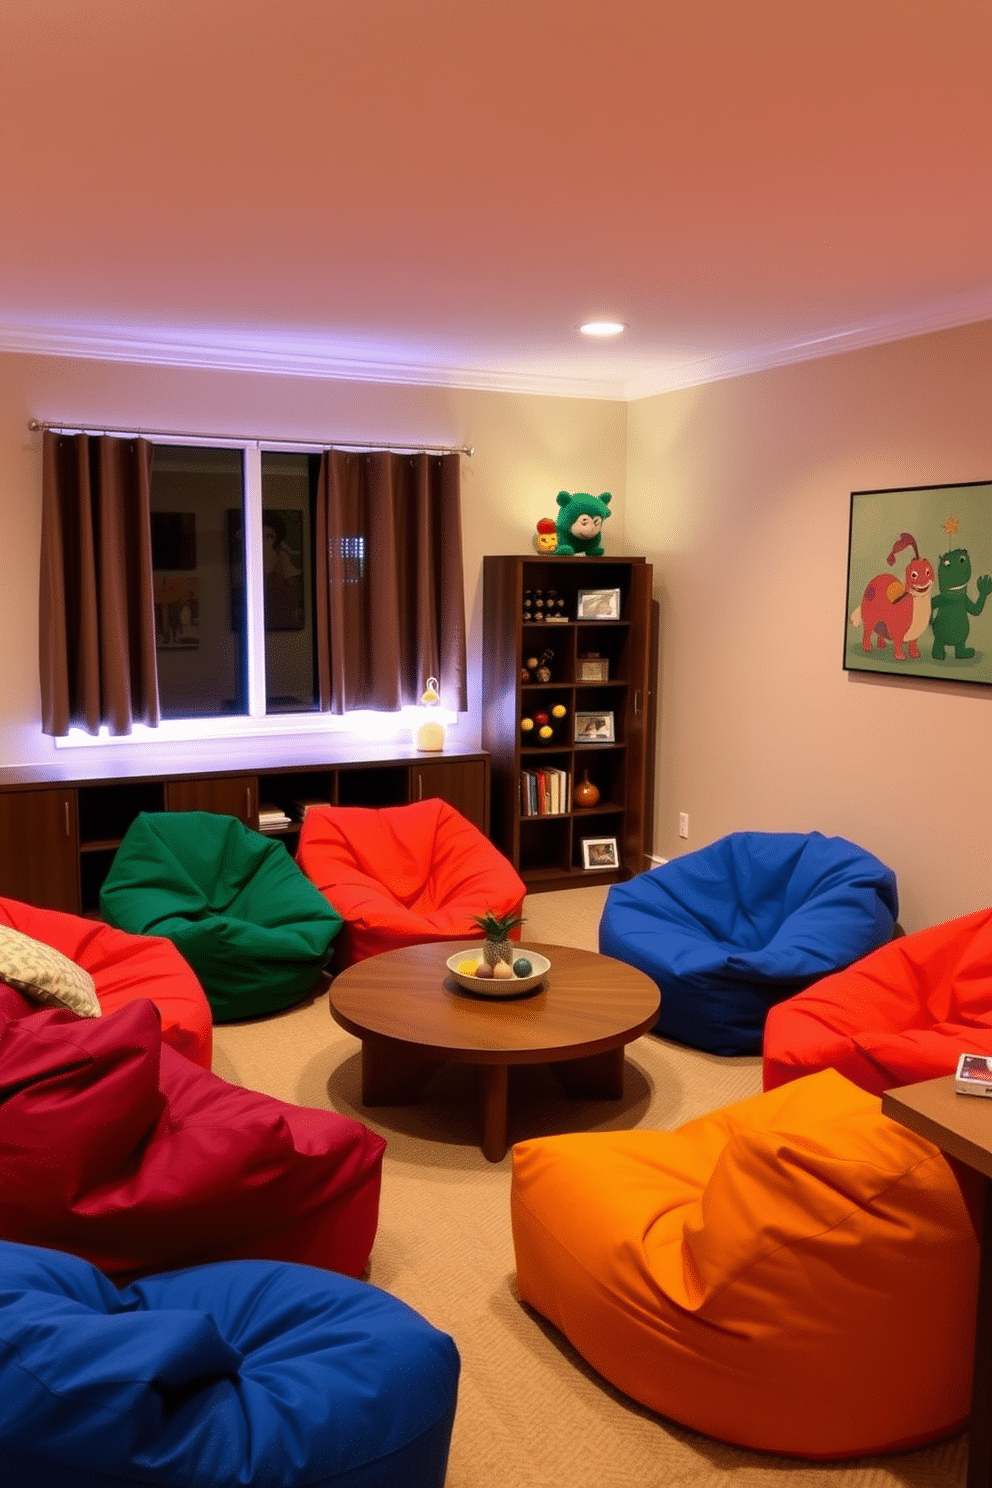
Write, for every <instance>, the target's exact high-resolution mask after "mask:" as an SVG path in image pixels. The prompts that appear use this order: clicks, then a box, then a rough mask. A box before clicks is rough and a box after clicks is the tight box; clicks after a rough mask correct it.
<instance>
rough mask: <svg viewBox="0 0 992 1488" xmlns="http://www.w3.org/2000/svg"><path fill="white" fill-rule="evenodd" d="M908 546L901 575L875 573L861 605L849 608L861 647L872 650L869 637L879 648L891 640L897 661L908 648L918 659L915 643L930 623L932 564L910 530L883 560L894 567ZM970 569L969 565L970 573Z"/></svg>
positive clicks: (869, 581)
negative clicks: (910, 551) (909, 554)
mask: <svg viewBox="0 0 992 1488" xmlns="http://www.w3.org/2000/svg"><path fill="white" fill-rule="evenodd" d="M910 547H911V548H912V549H913V557H912V559H911V561H910V562H909V563H907V565H906V569H905V572H904V574H903V577H902V578H901V579H898V578H896V576H895V574H892V573H880V574H876V575H875V577H874V578H873V579H869V580H868V583H867V584H866V585H865V592H864V594H863V595H862V597H861V603H860V605H859V606H858V607H857V609H856V610H853V611H852V612H851V624H852V625H855V626H858V625H860V626H861V627H862V630H861V649H862V650H863V651H865V652H870V651H871V648H872V637H874V638H875V648H876V650H878V651H884V650H885V647H886V646H887V645H888V644H889V642H891V643H892V649H893V654H894V656H895V659H896V660H897V661H905V660H906V652H907V650H908V652H909V655H910V656H911V657H912V658H913V659H914V660H919V656H920V648H919V645H918V644H917V643H918V641H919V639H920V636H921V635H922V634H923V632H924V631H925V630H926V628H927V626H928V625H929V624H930V603H931V601H930V592H931V590H932V589H933V584H934V571H933V564H932V563H931V562H930V560H929V559H928V558H921V557H920V550H919V547H918V546H917V542H916V538H915V537H914V536H913V535H912V533H911V532H900V534H899V536H898V538H897V539H896V541H895V542H894V543H893V545H892V549H891V551H890V553H889V556H888V557H887V558H886V560H885V561H886V563H888V565H889V567H890V568H891V567H893V566H894V565H895V561H896V554H897V553H901V552H902V551H903V550H904V549H905V548H910ZM970 572H971V571H970V569H969V576H970ZM982 603H983V604H984V603H985V601H984V599H983V600H982ZM966 623H967V622H966ZM966 634H967V632H966ZM934 655H936V651H935V652H934Z"/></svg>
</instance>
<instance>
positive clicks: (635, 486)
mask: <svg viewBox="0 0 992 1488" xmlns="http://www.w3.org/2000/svg"><path fill="white" fill-rule="evenodd" d="M990 384H992V324H984V325H976V326H970V327H967V328H965V329H962V330H957V331H949V332H941V333H939V334H935V335H931V336H926V337H920V338H915V339H913V340H908V341H903V342H896V343H892V344H890V345H888V346H883V347H877V348H873V349H871V350H866V351H859V352H854V353H850V354H847V355H843V356H837V357H831V358H827V359H824V360H821V361H816V362H808V363H805V364H803V365H800V366H795V367H786V368H781V369H778V370H775V371H770V372H764V373H760V374H755V375H752V376H749V377H742V378H736V379H733V380H729V381H726V382H720V383H715V384H711V385H709V386H707V387H701V388H695V389H692V390H686V391H681V392H678V393H671V394H666V395H663V396H660V397H656V398H650V399H644V400H643V401H640V402H637V403H633V404H630V405H629V406H628V410H627V416H628V439H629V445H628V462H627V502H626V528H627V531H626V537H627V541H628V543H629V544H630V550H631V551H633V552H644V553H645V554H646V555H647V557H648V558H649V559H650V560H651V561H652V562H653V563H654V565H655V589H656V594H657V596H658V598H659V600H660V602H661V610H662V652H661V668H660V670H661V682H660V697H659V700H660V733H659V753H658V781H657V787H656V795H655V852H656V853H657V854H659V855H660V856H663V857H672V856H674V855H675V854H677V853H678V852H680V851H685V850H686V849H687V848H688V849H691V848H694V847H698V846H702V845H703V844H705V843H707V842H710V841H712V840H714V839H715V838H717V837H719V836H722V835H723V834H724V833H726V832H730V831H736V830H742V829H749V828H758V829H763V830H777V831H810V830H813V829H817V830H819V831H822V832H824V833H827V834H833V833H839V834H841V835H843V836H846V837H849V838H851V839H852V840H854V841H856V842H860V843H862V844H864V846H866V847H868V848H870V849H871V850H872V851H873V852H875V853H877V854H878V856H879V857H881V858H882V859H883V860H884V861H885V862H887V863H889V864H890V865H891V866H892V867H893V868H894V869H895V870H896V872H897V874H898V878H899V888H900V898H901V904H902V908H901V913H900V919H901V921H902V923H903V924H904V926H905V927H906V928H907V929H909V930H915V929H919V928H921V927H923V926H925V925H929V924H934V923H937V922H939V921H940V920H943V919H947V918H950V917H952V916H955V915H959V914H964V913H966V912H967V911H969V910H973V909H978V908H983V907H985V906H987V905H989V904H990V903H992V769H990V744H992V688H987V687H975V686H966V685H960V684H959V685H955V684H945V683H937V682H924V681H913V680H905V681H904V680H902V679H900V678H882V677H875V676H871V677H869V676H866V675H865V674H861V673H848V672H845V671H844V670H843V669H842V664H841V663H842V654H843V652H842V647H843V640H844V634H845V630H844V626H845V611H846V568H847V538H848V515H849V505H850V502H849V493H850V492H851V491H853V490H865V489H874V488H881V487H888V486H911V485H926V484H941V483H948V482H954V481H971V480H992V422H990V412H989V410H990V397H989V393H990ZM990 520H992V514H990ZM980 625H981V626H982V637H983V641H984V645H985V646H986V647H992V612H986V617H985V619H984V621H983V622H975V630H976V633H977V632H978V628H979V626H980ZM979 644H982V641H979ZM680 811H686V812H688V814H689V819H690V833H691V835H690V838H689V840H688V842H680V840H679V838H678V835H677V823H678V813H679V812H680Z"/></svg>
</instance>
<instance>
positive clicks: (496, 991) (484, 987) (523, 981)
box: [445, 941, 551, 997]
mask: <svg viewBox="0 0 992 1488" xmlns="http://www.w3.org/2000/svg"><path fill="white" fill-rule="evenodd" d="M520 956H526V957H527V960H528V961H529V962H530V964H531V966H533V968H534V970H533V973H532V974H531V975H530V976H527V977H518V976H515V977H477V976H465V975H464V974H463V973H462V972H460V971H459V970H458V963H459V961H468V960H475V961H479V960H481V959H482V946H481V942H479V941H476V942H475V944H474V945H470V946H463V947H462V949H461V950H460V951H456V952H455V954H454V955H453V956H449V957H448V959H447V961H446V962H445V965H446V966H447V968H448V970H449V972H450V973H451V975H452V976H453V977H454V979H455V981H456V982H457V983H458V985H459V987H464V988H465V991H466V992H474V993H475V995H476V996H477V997H519V996H520V995H521V993H523V992H533V991H535V990H536V988H538V987H539V986H540V985H541V983H542V982H543V981H544V978H545V977H546V976H547V974H548V972H549V971H550V970H551V962H550V961H549V960H548V958H547V956H539V955H538V953H537V951H528V950H527V949H526V947H521V949H520V950H519V951H518V950H517V949H516V947H514V954H513V959H514V961H516V960H517V959H518V958H519V957H520Z"/></svg>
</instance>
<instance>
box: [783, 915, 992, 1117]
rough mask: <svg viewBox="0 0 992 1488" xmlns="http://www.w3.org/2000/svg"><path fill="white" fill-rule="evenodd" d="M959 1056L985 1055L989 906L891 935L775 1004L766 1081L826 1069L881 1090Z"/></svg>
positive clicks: (944, 1068)
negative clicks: (893, 937)
mask: <svg viewBox="0 0 992 1488" xmlns="http://www.w3.org/2000/svg"><path fill="white" fill-rule="evenodd" d="M965 1052H971V1053H974V1054H992V909H983V910H979V911H977V912H976V913H975V914H969V915H964V916H962V917H961V918H960V919H956V920H949V921H947V922H946V923H945V924H942V925H934V926H933V927H932V928H931V929H929V930H919V931H917V932H916V933H915V934H914V935H906V936H903V937H902V938H901V939H899V940H893V941H891V942H890V943H889V944H888V945H884V946H881V947H880V948H879V949H878V950H877V951H873V952H872V954H871V955H870V956H865V958H864V959H863V960H861V961H857V962H855V964H854V965H853V966H849V967H848V968H847V970H846V971H840V972H837V973H836V974H835V975H834V976H829V977H825V978H824V979H823V981H821V982H817V983H816V985H815V986H814V987H810V988H808V989H807V991H805V992H800V993H799V994H798V995H797V996H796V997H792V998H790V999H789V1001H788V1002H782V1003H779V1004H778V1006H777V1007H773V1008H772V1010H771V1012H770V1013H769V1015H768V1021H767V1023H766V1024H765V1038H764V1049H763V1075H764V1085H765V1089H766V1090H771V1089H773V1088H774V1087H775V1086H777V1085H782V1084H784V1083H785V1082H786V1081H787V1080H795V1079H796V1078H798V1077H799V1076H800V1075H806V1074H810V1073H811V1072H812V1071H814V1070H820V1069H828V1068H830V1069H836V1070H839V1071H840V1072H841V1074H842V1075H846V1077H847V1078H848V1079H849V1080H853V1082H854V1084H855V1085H860V1086H861V1088H862V1090H868V1091H871V1092H872V1094H874V1095H880V1094H881V1093H882V1091H883V1090H892V1089H894V1088H895V1087H896V1086H899V1085H915V1084H916V1083H917V1082H918V1081H920V1080H932V1079H936V1078H937V1077H938V1076H939V1075H950V1074H953V1072H954V1070H955V1068H956V1066H957V1062H958V1055H959V1054H962V1053H965Z"/></svg>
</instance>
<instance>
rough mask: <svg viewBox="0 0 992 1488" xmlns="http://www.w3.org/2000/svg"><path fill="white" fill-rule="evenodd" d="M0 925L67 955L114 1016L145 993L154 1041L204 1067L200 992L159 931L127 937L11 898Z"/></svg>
mask: <svg viewBox="0 0 992 1488" xmlns="http://www.w3.org/2000/svg"><path fill="white" fill-rule="evenodd" d="M0 926H7V927H9V928H10V929H11V930H17V931H20V933H21V934H22V935H29V936H30V937H31V939H32V940H37V941H41V942H42V943H43V944H44V945H47V946H51V947H52V948H53V949H54V950H56V951H58V952H60V953H61V954H62V955H63V956H67V957H68V958H69V960H70V961H74V962H75V963H76V965H77V966H81V967H82V969H83V970H84V971H85V972H88V973H89V975H90V976H91V977H92V978H93V983H94V989H95V991H96V996H97V1000H98V1002H99V1004H100V1011H101V1012H103V1013H114V1012H116V1011H117V1009H118V1008H122V1007H126V1006H127V1004H128V1003H130V1002H133V1001H134V1000H135V998H136V997H147V998H148V1000H149V1002H153V1003H154V1004H155V1006H156V1007H157V1008H158V1011H159V1017H160V1020H161V1024H162V1039H163V1041H164V1042H165V1043H166V1044H168V1045H169V1047H170V1048H172V1049H176V1050H177V1051H178V1052H179V1053H180V1054H185V1056H186V1058H187V1059H192V1061H193V1063H194V1064H199V1065H202V1067H203V1068H204V1069H209V1068H210V1059H211V1049H212V1042H213V1019H212V1017H211V1013H210V1004H209V1002H208V1001H207V996H206V993H205V992H204V990H203V988H202V987H201V985H200V982H199V980H198V978H197V976H196V973H195V972H194V970H193V968H192V967H191V966H190V964H189V962H188V961H186V960H185V959H184V958H183V956H182V955H181V954H180V952H179V951H177V950H176V948H175V946H174V945H173V944H172V942H171V940H165V939H164V938H163V937H162V936H160V935H132V934H131V933H130V932H128V931H125V930H115V929H114V928H113V927H112V926H111V925H105V924H103V923H102V922H101V921H100V920H87V919H84V918H83V917H82V916H81V915H74V914H66V913H65V912H63V911H62V910H59V909H38V908H37V906H35V905H33V904H22V903H21V901H20V900H19V899H0ZM3 982H4V970H3V965H2V964H0V1006H3V1005H4V998H5V997H9V998H10V999H11V1000H10V1003H9V1011H10V1012H11V1013H13V1014H14V1015H15V1016H16V1015H17V1012H16V1010H17V1008H18V1007H19V1005H20V994H18V993H15V992H13V991H12V990H10V989H7V990H6V991H5V989H4V988H3Z"/></svg>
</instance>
